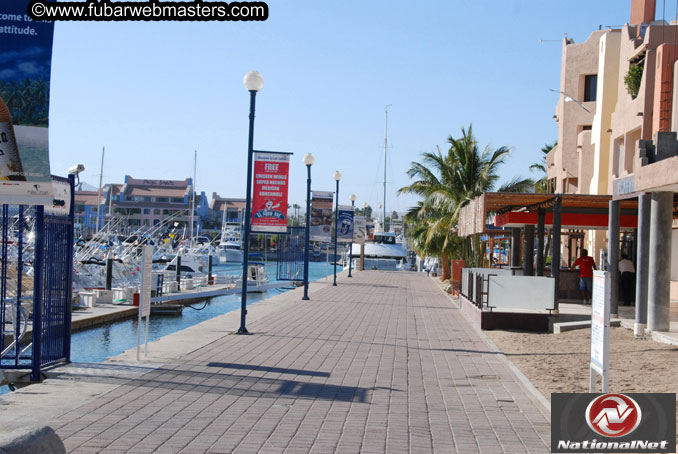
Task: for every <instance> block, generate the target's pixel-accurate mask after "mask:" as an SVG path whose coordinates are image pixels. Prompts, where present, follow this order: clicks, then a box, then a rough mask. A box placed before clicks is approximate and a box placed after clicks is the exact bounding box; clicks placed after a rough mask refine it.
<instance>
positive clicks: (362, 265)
mask: <svg viewBox="0 0 678 454" xmlns="http://www.w3.org/2000/svg"><path fill="white" fill-rule="evenodd" d="M368 206H369V204H368V203H367V202H364V203H363V216H365V222H367V207H368ZM365 241H367V226H366V227H365V238H363V244H361V245H360V271H365Z"/></svg>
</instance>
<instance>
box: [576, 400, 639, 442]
mask: <svg viewBox="0 0 678 454" xmlns="http://www.w3.org/2000/svg"><path fill="white" fill-rule="evenodd" d="M642 414H643V413H642V411H641V410H640V405H638V403H637V402H636V401H635V400H633V399H631V398H630V397H629V396H625V395H624V394H604V395H602V396H600V397H598V398H596V399H593V400H592V401H591V403H590V404H589V406H588V407H587V408H586V422H587V423H588V425H589V427H590V428H591V429H592V430H593V431H594V432H596V433H598V434H599V435H602V436H604V437H623V436H624V435H628V434H630V433H631V432H633V431H634V430H636V428H637V427H638V424H640V420H641V418H642Z"/></svg>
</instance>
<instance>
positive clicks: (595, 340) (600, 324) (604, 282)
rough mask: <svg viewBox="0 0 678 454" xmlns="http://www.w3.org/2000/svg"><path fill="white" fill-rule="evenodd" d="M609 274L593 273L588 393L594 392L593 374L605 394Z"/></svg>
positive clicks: (608, 326) (607, 364) (608, 362)
mask: <svg viewBox="0 0 678 454" xmlns="http://www.w3.org/2000/svg"><path fill="white" fill-rule="evenodd" d="M610 294H611V292H610V273H609V272H608V271H597V270H596V271H594V272H593V295H592V296H593V298H592V306H591V361H590V366H589V368H590V387H589V388H590V389H589V391H590V392H594V391H595V390H594V389H593V388H595V382H596V380H595V377H596V376H595V374H599V375H601V376H602V379H603V392H607V386H608V374H609V365H610Z"/></svg>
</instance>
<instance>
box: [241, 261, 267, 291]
mask: <svg viewBox="0 0 678 454" xmlns="http://www.w3.org/2000/svg"><path fill="white" fill-rule="evenodd" d="M268 283H269V279H268V275H267V274H266V268H265V267H264V264H263V263H259V262H249V263H248V266H247V293H263V292H265V291H266V290H267V289H266V285H267V284H268ZM240 285H241V286H242V280H241V283H240Z"/></svg>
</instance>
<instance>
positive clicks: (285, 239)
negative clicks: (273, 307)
mask: <svg viewBox="0 0 678 454" xmlns="http://www.w3.org/2000/svg"><path fill="white" fill-rule="evenodd" d="M305 235H306V229H305V228H304V227H287V235H280V240H279V241H278V266H277V269H276V277H277V279H278V280H279V281H303V280H304V240H305Z"/></svg>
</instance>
